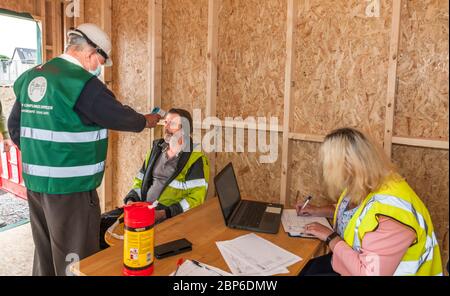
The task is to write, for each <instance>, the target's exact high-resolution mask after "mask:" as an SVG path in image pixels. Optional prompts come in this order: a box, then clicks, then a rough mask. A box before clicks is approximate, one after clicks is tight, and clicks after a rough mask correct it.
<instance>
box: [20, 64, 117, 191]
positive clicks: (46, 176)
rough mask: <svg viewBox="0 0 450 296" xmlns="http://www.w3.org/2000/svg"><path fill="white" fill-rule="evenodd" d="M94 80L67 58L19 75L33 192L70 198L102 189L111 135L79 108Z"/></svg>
mask: <svg viewBox="0 0 450 296" xmlns="http://www.w3.org/2000/svg"><path fill="white" fill-rule="evenodd" d="M92 77H93V75H92V74H90V73H89V72H87V71H86V70H84V69H83V68H82V67H80V66H78V65H75V64H73V63H71V62H68V61H66V60H64V59H62V58H55V59H52V60H51V61H49V62H48V63H46V64H44V65H42V66H38V67H36V68H33V69H31V70H29V71H27V72H25V73H24V74H22V76H20V77H19V78H18V79H17V81H16V83H15V84H14V92H15V94H16V97H17V99H18V100H19V101H20V103H21V111H22V112H21V120H20V127H21V130H20V148H21V152H22V164H23V178H24V180H25V185H26V187H27V188H28V189H29V190H31V191H34V192H39V193H47V194H69V193H75V192H85V191H90V190H93V189H95V188H97V187H98V186H100V184H101V182H102V178H103V172H104V168H105V159H106V152H107V149H108V131H107V130H106V129H103V128H101V127H99V126H87V125H84V124H83V123H82V121H81V120H80V118H79V116H78V115H77V113H76V112H75V111H74V106H75V104H76V102H77V100H78V98H79V96H80V94H81V92H82V90H83V88H84V86H85V85H86V83H87V82H88V81H89V80H90V79H91V78H92Z"/></svg>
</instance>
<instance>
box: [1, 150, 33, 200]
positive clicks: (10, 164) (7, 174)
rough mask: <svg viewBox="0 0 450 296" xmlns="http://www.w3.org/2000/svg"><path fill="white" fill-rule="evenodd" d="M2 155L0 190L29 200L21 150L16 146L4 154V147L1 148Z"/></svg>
mask: <svg viewBox="0 0 450 296" xmlns="http://www.w3.org/2000/svg"><path fill="white" fill-rule="evenodd" d="M0 146H1V145H0ZM0 153H1V157H0V173H1V178H0V188H1V189H3V190H5V191H8V192H11V193H12V194H14V195H16V196H18V197H21V198H23V199H27V189H26V188H25V184H24V182H23V178H22V157H21V155H20V150H19V148H17V147H16V146H14V147H12V148H11V150H10V151H9V152H3V147H0Z"/></svg>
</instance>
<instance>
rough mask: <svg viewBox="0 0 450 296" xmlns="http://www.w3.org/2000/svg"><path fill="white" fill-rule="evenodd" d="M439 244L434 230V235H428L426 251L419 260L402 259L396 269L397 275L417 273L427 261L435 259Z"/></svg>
mask: <svg viewBox="0 0 450 296" xmlns="http://www.w3.org/2000/svg"><path fill="white" fill-rule="evenodd" d="M437 244H438V241H437V239H436V235H435V234H434V232H433V233H432V236H431V237H430V236H428V235H427V241H426V242H425V253H423V254H422V256H420V259H419V260H417V261H402V262H400V264H399V265H398V267H397V269H396V270H395V273H394V275H395V276H406V275H415V274H416V272H417V271H418V270H419V268H420V267H421V266H422V264H424V263H425V262H427V261H431V260H433V255H434V254H433V253H434V248H435V247H436V245H437Z"/></svg>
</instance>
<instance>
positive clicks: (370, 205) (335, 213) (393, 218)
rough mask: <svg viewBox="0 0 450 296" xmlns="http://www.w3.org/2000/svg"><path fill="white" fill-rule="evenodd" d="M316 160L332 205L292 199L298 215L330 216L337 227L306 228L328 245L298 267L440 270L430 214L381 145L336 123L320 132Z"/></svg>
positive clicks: (328, 271)
mask: <svg viewBox="0 0 450 296" xmlns="http://www.w3.org/2000/svg"><path fill="white" fill-rule="evenodd" d="M320 162H321V167H322V177H323V182H324V185H325V188H326V189H327V191H328V194H329V196H330V197H332V198H335V199H336V198H338V199H337V201H338V202H337V205H336V206H333V205H329V206H324V207H315V206H313V205H310V204H308V205H307V206H306V207H305V208H304V209H303V210H301V207H302V206H303V204H302V203H300V204H297V206H296V207H297V213H298V214H299V215H303V216H322V217H328V218H333V219H334V230H331V229H329V228H327V227H325V226H322V225H320V224H316V223H313V224H309V225H307V226H306V229H305V232H306V233H309V234H311V235H314V236H315V237H317V238H319V239H321V240H323V241H325V242H326V243H327V244H328V246H329V248H330V249H331V253H330V254H328V255H325V256H322V257H318V258H316V259H313V260H311V261H310V262H309V263H308V264H307V266H305V268H304V270H303V271H302V273H301V274H300V275H353V276H356V275H442V264H441V256H440V252H439V247H438V244H437V241H436V236H435V234H434V229H433V224H432V222H431V218H430V214H429V213H428V210H427V209H426V207H425V205H424V204H423V202H422V201H421V200H420V198H419V197H418V196H417V195H416V193H415V192H414V191H413V190H412V189H411V187H410V186H409V185H408V183H406V181H405V180H404V179H402V178H401V176H400V175H399V174H398V173H397V172H396V170H395V168H394V166H393V165H392V163H391V162H390V161H389V160H388V159H387V157H386V156H385V154H384V152H383V151H382V150H381V148H380V147H378V146H377V145H376V144H374V143H373V141H371V140H370V139H369V138H368V137H366V136H365V135H364V134H363V133H361V132H359V131H358V130H355V129H352V128H343V129H338V130H335V131H333V132H331V133H330V134H329V135H327V137H326V138H325V141H324V143H323V145H322V146H321V149H320Z"/></svg>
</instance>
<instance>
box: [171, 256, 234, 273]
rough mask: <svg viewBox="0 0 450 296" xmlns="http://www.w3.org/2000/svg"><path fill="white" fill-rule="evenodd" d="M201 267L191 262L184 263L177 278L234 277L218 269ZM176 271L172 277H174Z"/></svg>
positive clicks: (206, 265) (204, 265)
mask: <svg viewBox="0 0 450 296" xmlns="http://www.w3.org/2000/svg"><path fill="white" fill-rule="evenodd" d="M200 264H201V267H200V266H198V265H196V264H194V263H193V262H192V261H191V260H186V261H184V263H183V264H181V266H180V267H179V268H178V272H177V275H176V276H232V274H230V273H228V272H226V271H223V270H221V269H219V268H217V267H214V266H210V265H208V264H205V263H201V262H200ZM174 275H175V271H174V272H172V274H171V275H170V276H174Z"/></svg>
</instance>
